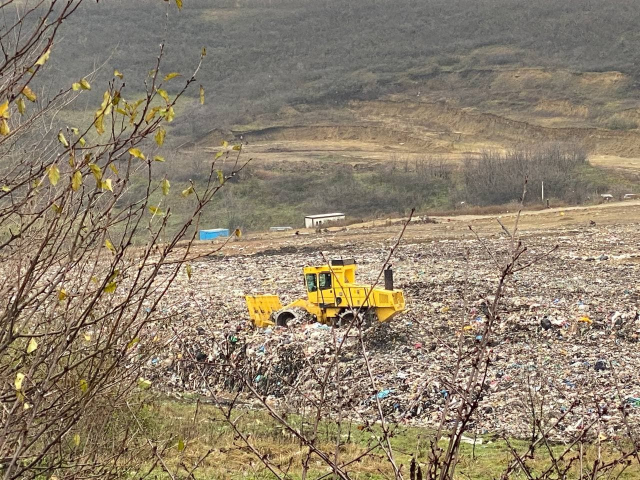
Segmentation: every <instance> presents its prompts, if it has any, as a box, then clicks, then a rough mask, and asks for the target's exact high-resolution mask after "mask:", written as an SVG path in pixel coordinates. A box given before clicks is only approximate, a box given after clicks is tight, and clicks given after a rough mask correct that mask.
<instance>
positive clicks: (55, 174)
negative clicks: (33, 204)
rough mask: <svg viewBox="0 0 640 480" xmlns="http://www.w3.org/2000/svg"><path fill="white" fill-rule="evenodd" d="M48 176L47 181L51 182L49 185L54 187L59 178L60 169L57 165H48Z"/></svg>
mask: <svg viewBox="0 0 640 480" xmlns="http://www.w3.org/2000/svg"><path fill="white" fill-rule="evenodd" d="M48 176H49V182H50V183H51V185H53V186H54V187H55V186H56V185H57V184H58V181H59V180H60V169H59V168H58V166H57V165H51V166H50V167H49V172H48Z"/></svg>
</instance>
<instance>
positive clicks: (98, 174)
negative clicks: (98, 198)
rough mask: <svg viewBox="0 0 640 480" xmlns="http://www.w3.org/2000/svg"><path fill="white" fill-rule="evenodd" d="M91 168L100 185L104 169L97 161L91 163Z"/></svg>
mask: <svg viewBox="0 0 640 480" xmlns="http://www.w3.org/2000/svg"><path fill="white" fill-rule="evenodd" d="M89 170H91V173H93V176H94V177H95V179H96V182H98V185H100V182H101V181H102V169H101V168H100V167H99V166H98V165H96V164H95V163H90V164H89Z"/></svg>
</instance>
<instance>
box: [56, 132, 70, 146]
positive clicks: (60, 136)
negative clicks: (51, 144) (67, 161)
mask: <svg viewBox="0 0 640 480" xmlns="http://www.w3.org/2000/svg"><path fill="white" fill-rule="evenodd" d="M58 141H59V142H60V143H61V144H62V145H63V146H64V147H68V146H69V142H68V141H67V139H66V137H65V136H64V133H62V132H59V133H58Z"/></svg>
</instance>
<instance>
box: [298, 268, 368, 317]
mask: <svg viewBox="0 0 640 480" xmlns="http://www.w3.org/2000/svg"><path fill="white" fill-rule="evenodd" d="M356 268H357V265H356V262H355V260H353V259H349V260H331V263H330V265H322V266H320V267H305V269H304V280H305V286H306V288H307V296H308V299H309V301H310V302H311V303H315V304H317V305H319V306H320V308H324V307H328V306H339V305H341V304H343V303H344V302H345V300H346V299H345V298H344V296H345V294H346V293H347V292H348V289H347V287H348V286H349V285H352V284H353V283H355V280H356Z"/></svg>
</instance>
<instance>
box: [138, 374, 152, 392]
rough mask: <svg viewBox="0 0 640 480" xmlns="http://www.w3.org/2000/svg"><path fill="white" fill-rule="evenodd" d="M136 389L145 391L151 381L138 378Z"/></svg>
mask: <svg viewBox="0 0 640 480" xmlns="http://www.w3.org/2000/svg"><path fill="white" fill-rule="evenodd" d="M138 387H140V389H142V390H146V389H148V388H149V387H151V381H150V380H146V379H144V378H142V377H140V378H139V379H138Z"/></svg>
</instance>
